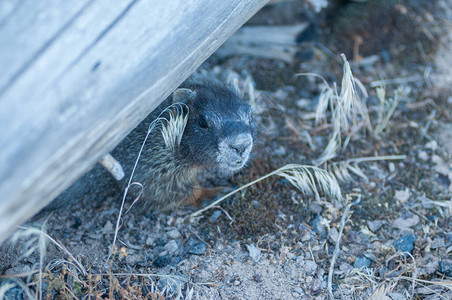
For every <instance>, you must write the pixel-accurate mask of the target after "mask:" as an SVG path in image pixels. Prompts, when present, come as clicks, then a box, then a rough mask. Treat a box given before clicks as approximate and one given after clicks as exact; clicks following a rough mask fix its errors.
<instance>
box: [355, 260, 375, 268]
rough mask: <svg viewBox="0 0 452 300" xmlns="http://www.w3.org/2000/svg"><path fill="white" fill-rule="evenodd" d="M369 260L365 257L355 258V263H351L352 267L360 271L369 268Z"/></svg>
mask: <svg viewBox="0 0 452 300" xmlns="http://www.w3.org/2000/svg"><path fill="white" fill-rule="evenodd" d="M370 263H371V261H370V259H368V258H367V257H357V258H356V260H355V262H354V263H353V267H354V268H355V269H362V268H368V267H370Z"/></svg>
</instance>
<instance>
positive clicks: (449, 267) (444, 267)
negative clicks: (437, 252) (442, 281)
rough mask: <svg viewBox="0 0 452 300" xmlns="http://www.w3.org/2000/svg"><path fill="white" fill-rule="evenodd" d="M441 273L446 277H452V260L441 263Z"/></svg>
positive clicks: (441, 261) (444, 260)
mask: <svg viewBox="0 0 452 300" xmlns="http://www.w3.org/2000/svg"><path fill="white" fill-rule="evenodd" d="M438 271H439V272H440V273H443V274H444V275H446V276H449V277H451V276H452V260H451V259H442V260H440V261H439V269H438Z"/></svg>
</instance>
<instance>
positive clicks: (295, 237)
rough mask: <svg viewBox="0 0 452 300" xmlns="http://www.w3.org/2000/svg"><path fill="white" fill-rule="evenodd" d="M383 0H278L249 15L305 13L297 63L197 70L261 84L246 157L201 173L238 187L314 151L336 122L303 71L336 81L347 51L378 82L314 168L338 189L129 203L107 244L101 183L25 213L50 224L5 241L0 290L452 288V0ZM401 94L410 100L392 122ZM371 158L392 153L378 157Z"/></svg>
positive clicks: (126, 293) (276, 186)
mask: <svg viewBox="0 0 452 300" xmlns="http://www.w3.org/2000/svg"><path fill="white" fill-rule="evenodd" d="M377 2H378V1H377ZM375 3H376V2H373V1H368V2H365V3H356V2H351V3H349V4H347V5H342V6H339V7H338V8H337V9H335V10H326V11H324V12H322V13H321V14H314V13H313V12H312V11H310V10H307V9H306V8H305V7H303V6H300V5H299V3H298V2H296V1H282V2H278V3H276V4H274V5H271V6H268V7H266V8H265V9H263V10H262V11H261V12H260V13H259V14H258V15H257V16H255V17H254V18H253V19H252V20H250V22H249V23H250V24H251V25H272V26H274V25H290V24H295V23H300V22H310V23H311V24H312V26H310V27H309V28H308V30H307V31H305V34H303V35H300V36H298V39H299V42H300V44H299V46H298V52H297V55H296V58H295V59H294V61H293V62H292V63H287V62H282V61H279V60H277V59H269V58H258V57H252V56H249V55H241V56H232V57H228V58H221V59H220V58H219V57H216V56H215V55H214V56H213V57H212V58H210V59H209V60H208V61H207V62H206V63H205V65H204V66H203V68H204V69H205V70H208V71H209V72H210V73H211V74H212V76H222V75H224V74H233V75H234V76H236V77H238V78H239V79H240V83H241V84H242V85H243V87H249V85H247V84H248V82H249V81H247V78H248V79H250V78H252V79H253V82H254V84H253V93H252V94H253V95H254V97H255V105H254V108H255V112H256V120H257V123H258V125H259V128H260V130H259V137H258V141H257V145H256V147H255V150H254V157H253V160H252V162H251V163H250V166H249V167H248V168H246V169H245V170H244V171H242V172H241V173H240V174H236V175H234V176H233V177H232V178H223V177H221V176H220V175H216V174H207V175H206V179H205V181H206V184H210V185H220V186H224V185H227V186H231V187H237V186H241V185H244V184H246V183H248V182H251V181H252V180H255V179H257V178H259V177H261V176H264V175H266V174H268V173H269V172H271V171H273V170H275V169H277V168H279V167H282V166H284V165H286V164H293V163H296V164H305V165H313V164H314V163H315V162H316V159H318V158H319V157H320V155H321V154H322V152H323V150H324V149H325V148H326V146H327V144H328V142H329V140H330V138H331V134H332V132H333V125H332V124H331V113H327V114H326V116H325V118H324V120H320V123H318V124H316V123H315V120H314V118H315V110H316V107H317V105H318V102H319V101H320V100H319V95H320V93H321V90H322V88H323V85H322V84H323V83H322V80H320V79H319V78H316V77H313V76H298V77H297V76H295V74H297V73H308V72H309V73H316V74H318V75H321V76H322V77H323V78H324V79H325V80H326V81H327V82H328V83H329V84H330V86H333V83H337V85H338V87H339V88H340V87H341V80H342V75H343V60H342V59H341V57H340V55H339V54H340V53H345V54H346V56H347V58H348V60H349V61H350V64H351V70H352V72H353V75H354V76H355V77H356V78H357V79H358V80H359V81H360V82H361V83H362V84H363V86H364V88H365V90H366V91H367V93H368V94H369V97H367V98H366V97H364V96H363V95H362V97H361V99H362V101H363V102H362V103H365V105H366V107H367V109H368V113H369V117H370V120H371V128H370V127H369V126H364V125H363V122H364V121H363V120H364V118H363V117H358V124H357V125H356V127H353V128H352V129H353V130H351V129H350V130H349V131H348V132H342V138H343V139H342V144H341V145H342V151H339V152H338V154H337V155H336V156H335V157H333V158H332V159H331V160H329V161H328V163H326V164H321V165H320V166H319V167H321V168H327V167H328V166H329V167H330V170H334V168H332V167H333V166H337V168H338V169H340V170H342V173H341V174H342V175H349V176H341V177H342V178H341V177H339V176H338V179H339V183H340V187H341V189H342V194H343V198H344V201H337V200H334V199H331V198H330V197H328V196H327V195H323V194H321V195H320V197H314V196H310V195H303V193H301V192H300V191H299V190H298V189H297V188H296V187H294V186H292V185H291V184H290V182H289V181H288V180H287V179H285V178H283V177H278V176H272V177H270V178H268V179H266V180H263V181H261V182H259V183H257V184H255V185H252V186H250V187H249V188H247V189H245V190H243V191H241V192H239V193H237V194H235V195H233V196H231V197H229V198H228V199H227V200H225V201H223V202H222V203H221V205H220V206H216V207H214V208H212V209H210V210H207V211H206V212H204V213H202V214H201V215H199V216H197V217H194V218H193V217H192V218H190V214H191V213H193V212H194V211H195V210H194V209H193V208H189V207H188V208H181V209H179V210H177V211H174V212H172V213H170V214H160V215H155V214H152V212H149V213H144V212H137V211H133V210H132V211H130V212H128V213H127V214H125V215H124V216H123V218H122V219H121V222H120V224H121V228H120V230H119V233H118V239H117V242H116V247H115V249H114V251H113V254H112V255H109V249H110V247H111V245H112V243H113V239H114V236H115V227H116V222H117V218H118V211H119V207H120V203H119V202H118V199H116V198H107V199H100V200H99V201H97V199H96V197H95V195H93V197H87V198H85V199H81V200H80V201H78V202H76V203H75V204H74V205H73V206H72V207H70V208H65V209H60V210H58V211H55V212H54V213H53V214H52V215H50V216H41V217H40V218H35V219H34V220H32V221H31V222H29V224H27V225H26V226H33V227H32V228H38V229H45V232H47V234H48V235H49V236H50V237H52V239H53V241H51V242H47V246H45V245H44V246H41V245H43V243H41V241H42V240H46V238H45V237H43V233H42V231H40V230H34V231H33V230H31V229H28V230H23V229H22V230H19V232H20V234H18V235H16V236H19V237H18V239H17V240H16V241H13V240H9V241H7V242H5V243H4V244H3V245H1V248H0V251H1V253H2V255H1V256H0V274H3V275H1V278H0V280H1V286H0V298H1V296H2V295H3V296H4V295H5V291H6V290H7V288H9V290H8V292H6V296H8V297H9V298H10V299H22V298H27V297H31V296H33V297H36V294H35V293H36V291H37V290H38V288H37V287H38V286H39V278H40V277H41V278H42V282H41V290H42V291H43V294H44V296H45V297H46V298H47V299H73V298H77V299H87V298H88V296H87V295H88V294H91V295H92V296H96V297H98V298H101V299H105V298H112V297H113V298H117V299H121V298H126V299H164V298H169V299H171V298H181V299H198V298H199V299H326V298H328V294H329V293H332V294H333V296H334V298H335V299H400V300H401V299H413V298H415V299H452V223H451V220H452V218H451V214H452V185H451V181H452V122H451V121H452V118H451V114H450V110H451V107H452V88H451V87H452V71H451V68H450V65H451V62H452V57H451V55H452V51H451V50H452V30H451V29H452V27H451V25H452V13H451V9H452V2H451V1H446V0H438V1H431V2H428V3H427V2H422V1H395V0H394V1H391V0H387V1H386V0H385V1H381V3H383V4H380V5H379V4H375ZM378 3H380V2H378ZM426 3H427V4H426ZM382 15H384V16H385V18H377V17H375V16H382ZM313 19H315V20H316V21H315V22H313ZM363 20H367V22H364V21H363ZM354 21H355V22H354ZM308 33H309V34H308ZM226 70H232V71H233V72H235V73H231V72H230V71H226ZM228 72H229V73H228ZM381 80H385V81H384V82H381ZM378 81H380V83H378ZM378 84H379V85H384V86H385V91H386V99H387V103H388V104H387V106H385V105H383V106H382V105H381V103H380V102H379V99H378V95H377V89H376V88H375V86H377V85H378ZM339 90H340V89H339ZM397 93H399V98H397V96H396V95H397ZM391 99H398V100H399V101H400V102H397V105H395V106H394V107H395V110H394V111H393V114H391V115H390V116H391V117H390V118H389V120H388V122H387V123H385V122H384V116H385V115H388V113H389V112H390V111H391V105H390V103H391V101H392V100H391ZM381 116H383V117H381ZM381 124H385V125H386V126H384V128H382V130H381V131H380V132H378V131H377V128H379V126H381ZM347 137H348V138H347ZM345 141H347V143H345ZM396 156H397V157H396ZM376 157H380V158H381V157H385V158H384V159H379V160H371V159H369V158H376ZM358 158H359V159H361V160H358ZM364 158H366V159H364ZM393 158H398V159H393ZM353 159H354V161H353ZM340 162H342V163H340ZM347 166H348V168H347ZM345 170H348V174H347V173H345ZM353 171H355V172H353ZM336 175H338V172H336ZM341 179H343V180H341ZM43 224H45V225H43ZM43 226H44V227H43ZM57 245H58V246H57ZM28 250H29V251H28ZM43 254H45V257H43ZM41 258H42V260H41ZM40 265H41V266H43V267H45V268H42V271H43V272H42V274H41V275H39V273H37V272H36V270H39V266H40ZM330 270H332V271H333V272H332V273H331V275H332V277H331V283H330V286H329V279H328V277H329V272H330ZM25 284H27V285H26V286H25ZM14 286H15V287H14ZM329 288H330V289H329ZM28 293H30V294H28ZM159 297H161V298H159Z"/></svg>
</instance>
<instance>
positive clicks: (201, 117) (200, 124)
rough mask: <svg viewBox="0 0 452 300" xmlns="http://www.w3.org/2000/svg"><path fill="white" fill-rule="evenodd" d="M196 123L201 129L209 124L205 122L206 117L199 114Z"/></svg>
mask: <svg viewBox="0 0 452 300" xmlns="http://www.w3.org/2000/svg"><path fill="white" fill-rule="evenodd" d="M198 125H199V127H201V128H202V129H207V128H208V127H209V125H208V124H207V121H206V118H205V117H204V116H200V117H199V119H198Z"/></svg>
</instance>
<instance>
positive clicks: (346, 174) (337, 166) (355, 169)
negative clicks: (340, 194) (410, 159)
mask: <svg viewBox="0 0 452 300" xmlns="http://www.w3.org/2000/svg"><path fill="white" fill-rule="evenodd" d="M406 158H407V156H406V155H387V156H373V157H357V158H351V159H347V160H345V161H339V162H333V163H331V164H330V165H329V166H328V171H329V172H330V173H332V174H334V176H335V177H336V178H337V179H338V180H339V181H342V182H350V181H354V180H353V177H352V176H351V174H350V172H351V173H353V174H355V175H357V176H359V177H361V178H363V179H364V180H366V181H367V180H368V178H367V176H366V175H365V174H364V172H363V171H362V170H361V168H360V167H359V166H358V164H360V163H363V162H372V161H386V160H405V159H406Z"/></svg>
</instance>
